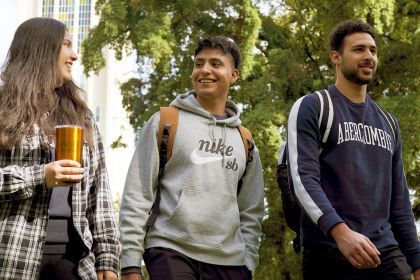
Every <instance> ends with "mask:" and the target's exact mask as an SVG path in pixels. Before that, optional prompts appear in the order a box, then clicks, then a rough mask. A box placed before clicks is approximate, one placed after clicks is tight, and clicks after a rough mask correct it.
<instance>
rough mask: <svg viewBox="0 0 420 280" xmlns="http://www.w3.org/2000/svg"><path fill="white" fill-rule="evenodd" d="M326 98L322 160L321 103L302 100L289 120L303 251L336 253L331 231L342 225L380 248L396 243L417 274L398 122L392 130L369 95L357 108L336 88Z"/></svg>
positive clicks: (418, 253) (418, 247) (419, 261)
mask: <svg viewBox="0 0 420 280" xmlns="http://www.w3.org/2000/svg"><path fill="white" fill-rule="evenodd" d="M329 92H330V95H331V101H332V104H333V109H334V117H335V120H334V122H333V126H332V128H331V132H330V136H329V139H328V141H327V143H326V145H325V147H323V149H322V152H321V154H320V146H319V143H320V137H321V135H320V131H319V127H318V122H319V111H320V105H319V101H318V98H317V97H316V96H315V95H313V94H310V95H307V96H304V97H302V98H300V99H299V100H298V101H296V102H295V104H294V105H293V107H292V109H291V111H290V115H289V121H288V136H287V137H288V138H287V143H288V144H287V145H288V146H287V148H288V153H289V157H288V160H289V168H290V170H289V171H290V172H289V174H290V179H291V180H293V184H294V190H295V194H296V197H297V199H298V200H299V202H300V204H301V205H302V207H303V209H304V211H305V214H306V215H303V217H302V245H303V246H304V247H312V246H319V245H326V246H329V247H333V248H336V247H337V245H336V243H335V241H334V240H333V238H332V237H331V236H330V235H329V231H330V229H331V228H332V227H333V226H334V225H336V224H337V223H340V222H345V223H346V224H347V225H348V226H349V227H350V228H351V229H352V230H354V231H356V232H359V233H361V234H363V235H365V236H367V237H368V238H369V239H370V240H371V241H372V242H373V243H374V244H375V246H376V247H377V248H378V249H379V250H380V249H381V248H384V247H386V246H389V245H397V244H398V245H399V246H400V248H401V250H402V251H403V253H404V254H405V256H406V257H407V261H408V263H409V265H410V266H411V267H412V268H413V269H415V268H419V267H420V243H419V240H418V237H417V231H416V227H415V223H414V216H413V213H412V210H411V204H410V199H409V193H408V188H407V183H406V180H405V176H404V173H403V163H402V155H401V147H402V142H401V135H400V131H399V127H398V124H397V123H396V127H397V131H393V128H392V127H391V126H390V125H389V124H388V123H387V121H386V119H385V118H384V117H383V116H382V115H381V114H380V112H379V110H378V108H377V107H376V105H375V104H374V101H373V100H371V98H370V97H369V96H368V95H367V96H366V101H365V102H364V103H358V104H356V103H353V102H351V101H350V100H349V99H347V98H346V97H345V96H344V95H343V94H342V93H340V92H339V90H338V89H337V88H336V87H335V86H330V88H329ZM394 121H395V122H396V120H395V118H394ZM394 133H395V137H394Z"/></svg>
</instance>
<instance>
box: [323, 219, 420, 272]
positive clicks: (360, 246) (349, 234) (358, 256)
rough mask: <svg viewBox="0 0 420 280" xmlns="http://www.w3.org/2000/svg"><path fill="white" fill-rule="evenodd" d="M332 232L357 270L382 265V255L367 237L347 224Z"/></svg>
mask: <svg viewBox="0 0 420 280" xmlns="http://www.w3.org/2000/svg"><path fill="white" fill-rule="evenodd" d="M330 232H331V236H332V237H333V238H334V240H335V242H336V243H337V246H338V249H339V250H340V252H341V253H342V254H343V255H344V257H345V258H346V259H347V260H348V261H349V262H350V263H351V264H352V265H353V266H354V267H355V268H359V269H362V268H372V267H377V266H378V265H380V264H381V260H380V258H379V256H380V254H381V253H380V252H379V251H378V249H376V247H375V245H374V244H373V243H372V242H371V241H370V240H369V238H367V237H366V236H364V235H362V234H360V233H357V232H355V231H353V230H351V229H350V228H349V227H348V226H347V225H346V224H345V223H339V224H336V225H335V226H333V228H332V229H331V231H330ZM419 280H420V279H419Z"/></svg>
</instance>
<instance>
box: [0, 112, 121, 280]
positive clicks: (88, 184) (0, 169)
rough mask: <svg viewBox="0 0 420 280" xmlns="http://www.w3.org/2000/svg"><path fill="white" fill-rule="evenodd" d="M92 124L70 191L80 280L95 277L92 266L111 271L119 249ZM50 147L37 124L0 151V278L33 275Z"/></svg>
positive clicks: (42, 230) (44, 217) (42, 233)
mask: <svg viewBox="0 0 420 280" xmlns="http://www.w3.org/2000/svg"><path fill="white" fill-rule="evenodd" d="M92 122H93V123H94V121H93V120H92ZM94 128H95V129H94V133H93V144H92V149H90V147H89V146H88V145H87V144H85V145H84V147H83V167H84V169H85V170H84V178H83V179H82V181H81V182H80V183H78V184H76V185H74V186H73V187H72V190H71V191H72V219H73V225H74V227H75V229H76V231H77V233H78V234H79V236H80V237H81V239H82V240H83V245H84V246H83V248H84V252H83V254H82V259H81V261H80V262H79V265H78V268H77V271H78V273H79V275H80V277H81V278H82V279H96V277H97V276H96V275H97V272H96V271H98V270H111V271H114V272H117V270H118V265H119V254H120V250H121V247H120V243H119V231H118V228H117V225H116V221H115V213H114V206H113V203H112V199H111V194H110V188H109V184H108V175H107V171H106V166H105V157H104V149H103V145H102V141H101V138H100V135H99V131H98V128H97V126H96V124H94ZM52 151H53V147H52V146H50V144H48V141H47V139H46V137H45V136H44V135H43V134H42V133H40V131H39V129H37V128H36V129H35V133H34V135H33V136H32V137H25V138H24V139H23V140H22V141H21V143H20V145H19V146H17V147H14V148H12V149H11V150H2V151H0V279H2V280H6V279H37V278H38V275H39V267H40V263H41V259H42V254H43V244H44V243H45V239H46V226H47V222H48V205H49V201H50V197H51V192H52V191H51V190H50V189H47V188H46V186H45V177H44V165H45V164H46V163H49V162H50V161H51V155H52Z"/></svg>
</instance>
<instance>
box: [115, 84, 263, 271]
mask: <svg viewBox="0 0 420 280" xmlns="http://www.w3.org/2000/svg"><path fill="white" fill-rule="evenodd" d="M171 106H174V107H177V108H179V109H180V110H179V120H178V128H177V132H176V136H175V140H174V145H173V149H172V156H171V158H170V159H169V161H168V162H167V164H166V167H165V170H164V174H163V176H162V181H161V182H162V187H161V202H160V214H159V216H158V218H157V220H156V222H155V224H154V225H153V227H151V228H150V229H149V230H148V231H147V229H146V221H147V218H148V217H149V211H150V209H151V207H152V204H153V200H154V197H155V187H156V185H157V179H158V171H159V151H158V147H157V134H158V127H159V113H156V114H155V115H153V116H152V117H151V118H150V120H149V121H148V122H147V123H146V124H145V126H144V127H143V128H142V129H141V131H140V135H139V140H138V145H137V148H136V151H135V153H134V156H133V159H132V162H131V165H130V168H129V171H128V174H127V180H126V184H125V188H124V193H123V197H122V201H121V209H120V230H121V240H122V245H123V250H122V259H121V268H123V269H124V268H128V267H140V266H141V260H142V257H143V253H144V250H145V249H147V248H151V247H165V248H170V249H173V250H176V251H178V252H180V253H182V254H184V255H186V256H188V257H190V258H192V259H195V260H198V261H201V262H205V263H210V264H216V265H231V266H240V265H246V266H247V268H248V269H249V270H250V271H252V272H254V271H255V268H256V266H257V265H258V248H259V239H260V235H261V220H262V217H263V214H264V202H263V201H264V182H263V176H262V168H261V163H260V158H259V154H258V149H257V148H256V147H255V149H254V152H253V160H252V161H251V162H250V163H248V165H246V157H245V148H244V144H243V142H242V138H241V135H240V133H239V131H238V129H237V128H238V126H239V125H240V123H241V121H240V120H239V110H238V108H237V106H236V105H235V104H234V103H233V102H232V101H229V100H228V101H227V103H226V109H225V113H226V115H227V118H226V119H223V120H216V119H215V117H214V116H213V115H212V114H210V113H209V112H207V111H206V110H205V109H204V108H203V107H202V106H201V105H200V104H199V103H198V101H197V99H196V97H195V93H194V91H190V92H187V93H185V94H181V95H178V96H177V97H176V99H175V100H174V101H173V102H172V103H171ZM245 168H246V172H245ZM241 178H242V181H243V184H242V188H241V189H240V192H239V194H237V191H238V182H239V180H240V179H241Z"/></svg>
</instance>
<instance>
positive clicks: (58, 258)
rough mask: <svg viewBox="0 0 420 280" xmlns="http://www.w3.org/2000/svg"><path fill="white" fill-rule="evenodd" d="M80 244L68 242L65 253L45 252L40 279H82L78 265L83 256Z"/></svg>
mask: <svg viewBox="0 0 420 280" xmlns="http://www.w3.org/2000/svg"><path fill="white" fill-rule="evenodd" d="M78 248H79V246H77V245H76V246H74V245H73V246H72V245H71V244H68V245H67V246H66V249H65V252H64V253H63V254H44V255H43V256H42V261H41V267H40V274H39V279H40V280H80V277H79V276H78V274H77V265H78V263H79V260H80V258H81V253H80V250H78Z"/></svg>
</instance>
